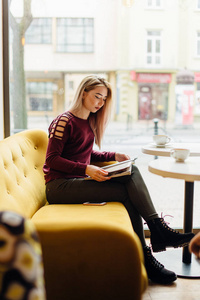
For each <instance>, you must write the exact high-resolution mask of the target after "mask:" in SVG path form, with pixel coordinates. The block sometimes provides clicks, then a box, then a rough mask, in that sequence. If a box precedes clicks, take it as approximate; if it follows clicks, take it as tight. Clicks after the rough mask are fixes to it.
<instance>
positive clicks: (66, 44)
mask: <svg viewBox="0 0 200 300" xmlns="http://www.w3.org/2000/svg"><path fill="white" fill-rule="evenodd" d="M58 20H65V23H66V24H64V26H60V28H58V26H59V25H58ZM69 20H71V21H72V20H82V21H83V24H81V25H68V24H67V21H69ZM85 20H92V21H93V22H92V26H91V25H90V26H88V25H87V24H86V25H85V24H84V22H85ZM61 28H62V30H64V31H65V43H63V44H59V42H58V37H59V36H60V35H59V33H58V32H59V29H61ZM70 28H71V29H74V28H82V30H83V35H82V39H83V43H82V44H81V43H79V44H78V43H76V44H73V43H70V42H69V43H67V33H66V32H67V31H70ZM88 28H91V30H92V35H91V39H92V43H91V44H89V43H87V42H85V41H86V37H87V32H86V31H87V29H88ZM68 34H69V33H68ZM58 46H61V47H64V48H65V49H64V50H58ZM70 46H72V47H76V46H79V47H80V46H81V47H82V50H81V51H80V50H79V51H76V50H74V49H73V48H72V50H66V48H67V47H70ZM87 46H91V50H89V51H88V50H85V51H84V48H85V47H87ZM56 52H57V53H94V18H68V17H67V18H56Z"/></svg>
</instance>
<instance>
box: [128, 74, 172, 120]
mask: <svg viewBox="0 0 200 300" xmlns="http://www.w3.org/2000/svg"><path fill="white" fill-rule="evenodd" d="M131 79H132V80H134V81H136V82H137V84H138V119H139V120H148V119H153V118H159V119H167V112H168V89H169V84H170V82H171V74H169V73H136V72H134V71H132V72H131Z"/></svg>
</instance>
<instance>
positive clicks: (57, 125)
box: [49, 116, 69, 140]
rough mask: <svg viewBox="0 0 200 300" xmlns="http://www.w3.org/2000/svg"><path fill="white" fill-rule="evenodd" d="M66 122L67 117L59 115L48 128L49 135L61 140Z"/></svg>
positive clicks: (67, 120)
mask: <svg viewBox="0 0 200 300" xmlns="http://www.w3.org/2000/svg"><path fill="white" fill-rule="evenodd" d="M68 122H69V118H67V117H66V116H61V117H59V118H58V119H56V120H55V121H54V122H53V124H52V125H51V128H50V130H49V137H50V138H53V137H54V138H56V139H58V140H62V139H63V136H64V131H65V127H66V125H67V123H68Z"/></svg>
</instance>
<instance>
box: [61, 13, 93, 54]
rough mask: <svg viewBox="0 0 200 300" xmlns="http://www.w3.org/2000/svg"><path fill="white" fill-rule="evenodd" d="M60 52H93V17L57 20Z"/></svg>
mask: <svg viewBox="0 0 200 300" xmlns="http://www.w3.org/2000/svg"><path fill="white" fill-rule="evenodd" d="M56 50H57V51H58V52H76V53H77V52H92V51H93V19H88V18H85V19H84V18H67V19H65V21H64V20H62V19H58V20H57V46H56Z"/></svg>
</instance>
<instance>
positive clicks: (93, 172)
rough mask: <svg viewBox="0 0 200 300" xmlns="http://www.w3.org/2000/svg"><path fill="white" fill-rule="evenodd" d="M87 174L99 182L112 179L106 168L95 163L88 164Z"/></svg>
mask: <svg viewBox="0 0 200 300" xmlns="http://www.w3.org/2000/svg"><path fill="white" fill-rule="evenodd" d="M85 174H86V175H88V176H90V177H91V178H92V179H94V180H96V181H99V182H101V181H106V180H110V178H111V177H108V176H107V175H108V172H107V171H106V170H103V169H101V168H99V167H97V166H93V165H87V167H86V171H85Z"/></svg>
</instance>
